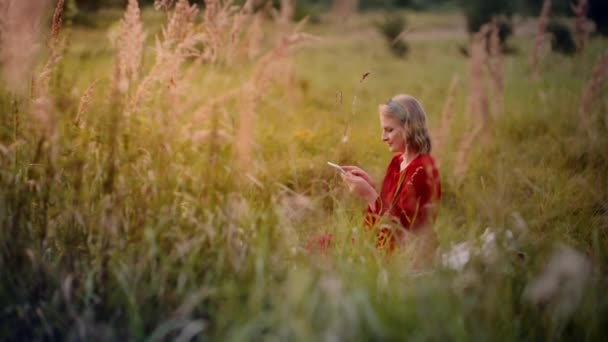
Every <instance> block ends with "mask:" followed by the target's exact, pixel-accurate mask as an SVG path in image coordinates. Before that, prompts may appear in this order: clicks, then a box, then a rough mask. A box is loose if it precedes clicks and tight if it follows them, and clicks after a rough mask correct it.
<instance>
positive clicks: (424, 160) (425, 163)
mask: <svg viewBox="0 0 608 342" xmlns="http://www.w3.org/2000/svg"><path fill="white" fill-rule="evenodd" d="M411 165H412V167H414V168H418V167H425V168H427V167H432V168H435V167H436V166H435V165H436V164H435V158H433V156H431V155H430V154H428V153H425V154H421V155H420V156H418V158H416V159H414V160H413V161H412V163H411Z"/></svg>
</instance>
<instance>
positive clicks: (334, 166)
mask: <svg viewBox="0 0 608 342" xmlns="http://www.w3.org/2000/svg"><path fill="white" fill-rule="evenodd" d="M327 165H329V166H331V167H333V168H336V169H338V171H340V173H346V170H344V169H343V168H342V167H341V166H340V165H338V164H334V163H332V162H327Z"/></svg>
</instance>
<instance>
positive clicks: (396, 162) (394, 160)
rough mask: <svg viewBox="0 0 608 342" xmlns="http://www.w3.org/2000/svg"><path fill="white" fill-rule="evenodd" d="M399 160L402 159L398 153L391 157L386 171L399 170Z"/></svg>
mask: <svg viewBox="0 0 608 342" xmlns="http://www.w3.org/2000/svg"><path fill="white" fill-rule="evenodd" d="M401 158H402V154H401V153H398V154H395V155H394V156H393V158H392V159H391V161H390V163H388V169H389V170H390V169H394V168H397V169H399V165H401Z"/></svg>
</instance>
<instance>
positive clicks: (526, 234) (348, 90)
mask: <svg viewBox="0 0 608 342" xmlns="http://www.w3.org/2000/svg"><path fill="white" fill-rule="evenodd" d="M120 15H121V12H117V13H114V12H102V13H100V14H99V17H98V18H95V20H99V23H98V26H95V27H93V28H81V27H78V26H76V27H74V28H73V31H72V36H71V41H70V43H69V47H68V50H67V52H66V55H65V59H64V60H63V61H62V66H61V68H60V69H59V71H58V75H56V76H55V81H54V83H53V86H52V89H51V92H52V95H53V96H54V98H55V99H56V102H57V108H58V113H59V114H60V115H59V122H60V130H59V132H60V135H59V142H58V146H59V155H58V157H57V161H56V164H54V169H52V170H50V171H49V169H48V168H46V167H47V165H50V164H48V163H49V162H48V161H46V160H37V161H33V160H34V156H35V155H36V140H35V137H36V136H35V134H34V132H33V131H27V130H26V129H27V127H28V126H27V121H28V120H30V119H29V117H28V107H27V105H26V101H27V100H26V99H21V100H19V101H17V102H15V99H16V98H15V96H14V95H13V94H11V93H10V89H4V90H3V91H2V92H1V93H0V106H1V107H0V108H2V113H3V123H4V124H3V125H2V126H1V129H2V130H1V131H0V139H1V140H0V142H1V143H2V146H4V148H3V151H2V157H1V158H2V159H0V160H1V164H0V165H1V167H0V172H1V173H0V184H1V185H2V191H0V212H1V213H2V214H1V215H0V220H1V222H2V227H3V229H2V230H1V231H0V253H1V254H0V270H1V272H2V281H0V300H1V302H2V303H3V308H2V310H3V311H2V312H0V321H1V322H2V323H1V324H0V337H2V336H4V337H6V338H8V339H35V338H41V339H68V338H76V339H78V338H80V339H90V338H99V339H106V340H107V339H120V340H124V339H137V340H139V339H148V338H150V339H152V340H155V339H175V338H178V337H180V336H181V337H183V338H186V339H187V338H188V337H191V336H195V337H197V338H199V339H205V338H213V339H218V340H251V339H253V340H258V339H281V340H292V339H296V340H370V339H390V340H394V339H412V340H414V339H421V340H435V339H436V340H440V339H441V340H443V339H448V340H463V341H465V340H467V341H468V340H491V339H492V340H493V339H499V340H539V339H547V340H553V339H563V340H570V339H573V338H576V339H588V340H596V339H601V338H603V336H605V333H606V328H605V327H606V318H605V317H608V316H607V315H606V312H607V309H608V302H607V301H606V300H605V299H604V298H603V296H602V291H603V289H604V288H605V286H606V276H605V270H604V265H605V261H606V254H605V248H606V246H607V239H606V231H605V229H606V224H607V222H606V220H607V218H606V217H607V215H608V214H607V209H606V201H607V198H608V180H607V178H606V177H605V173H606V170H607V169H608V157H607V155H606V150H607V140H606V137H605V134H604V135H601V137H600V139H599V140H598V141H591V140H590V139H589V137H587V136H586V135H585V134H584V133H581V131H580V130H579V124H578V112H577V109H578V104H579V100H580V96H581V94H582V87H583V85H584V82H585V81H586V80H587V79H588V78H589V77H590V75H591V67H592V65H593V63H594V62H595V61H596V59H597V57H598V56H599V54H600V52H601V51H602V49H604V48H605V46H606V41H605V40H602V39H600V38H596V39H594V40H592V41H591V45H590V49H589V50H588V51H587V52H586V53H585V55H583V56H580V57H577V58H572V59H570V58H564V57H561V56H555V55H549V56H547V58H546V59H545V60H544V61H543V65H542V75H543V76H542V78H541V79H540V80H539V81H537V82H533V81H531V80H530V79H529V77H528V69H527V61H528V58H527V54H528V51H529V49H530V46H531V41H529V39H528V38H527V37H515V39H514V40H513V42H512V44H513V45H514V46H515V47H516V48H517V50H518V51H519V53H518V54H515V55H510V56H506V60H505V68H506V70H505V75H506V89H505V111H504V114H503V115H502V116H501V117H497V118H496V119H495V120H494V121H493V122H492V125H491V128H490V129H489V130H488V132H487V134H486V135H485V136H484V137H483V138H482V139H480V141H478V142H477V144H476V146H475V148H474V150H473V155H472V163H471V167H470V168H469V172H468V173H467V175H466V177H465V178H464V180H463V181H462V182H458V181H457V180H456V179H455V177H454V175H453V172H452V170H453V166H454V162H455V161H454V159H455V157H454V156H455V154H456V152H457V148H458V143H459V141H460V140H461V139H462V137H463V136H464V135H466V134H468V133H470V132H469V130H470V126H468V125H469V124H470V122H471V120H472V119H471V116H470V115H469V113H467V112H466V98H467V95H468V69H467V68H468V60H467V59H466V58H465V57H464V56H462V55H461V54H460V53H459V51H458V48H459V46H461V45H465V44H467V41H466V38H465V40H463V41H461V40H460V39H459V38H454V39H452V38H445V37H444V38H442V39H440V40H436V39H417V40H414V41H412V42H411V43H410V52H411V53H410V54H409V55H408V57H407V58H406V59H395V58H393V57H392V56H391V54H390V52H389V51H388V49H386V47H385V45H384V41H383V40H382V39H381V37H380V36H379V35H378V36H377V37H376V33H375V32H374V31H373V30H372V29H371V28H370V27H368V26H366V25H367V24H368V23H369V22H372V21H373V20H374V19H375V16H376V15H377V14H374V13H371V14H368V15H365V16H363V17H360V18H355V20H354V22H353V23H352V24H350V25H351V27H354V28H356V29H358V30H361V32H363V33H364V34H366V35H367V36H365V37H368V36H369V38H370V39H361V38H358V37H357V36H356V35H354V34H352V35H346V36H344V35H343V30H341V29H339V28H338V29H337V28H335V27H333V26H331V25H330V24H329V23H322V24H321V25H320V26H312V24H311V25H309V26H308V27H307V28H310V31H311V32H314V33H315V34H317V35H319V36H321V37H322V38H323V40H321V41H320V42H317V43H311V44H309V45H308V46H305V47H303V48H302V49H300V50H298V52H297V53H296V54H295V79H294V81H293V84H291V86H290V88H283V87H281V86H276V85H273V86H270V87H268V88H267V89H264V90H263V96H261V99H260V105H259V108H258V110H257V117H256V120H255V124H254V126H253V127H251V130H252V131H253V132H254V134H255V144H254V146H253V149H252V162H251V165H249V168H248V169H246V170H244V169H242V168H240V167H238V166H237V165H238V164H237V163H235V161H234V151H233V150H234V149H233V141H231V140H230V139H227V140H221V139H218V140H216V141H215V142H211V140H210V139H208V138H200V139H199V140H197V139H194V138H192V137H191V136H190V135H189V134H188V133H189V130H188V129H190V128H195V129H196V130H198V129H200V130H213V129H215V128H219V129H221V130H223V131H225V132H227V133H226V134H227V135H232V136H234V131H235V129H236V126H237V123H238V120H239V109H238V106H237V105H235V104H234V103H228V104H226V105H225V106H218V107H217V108H214V110H213V111H212V112H211V114H210V115H211V116H210V118H211V119H210V120H206V121H203V120H199V119H197V118H195V117H194V115H193V113H188V112H186V113H177V114H178V115H175V116H167V115H165V114H166V113H169V112H170V111H171V108H170V107H169V106H168V105H167V103H164V102H163V101H162V99H155V100H156V101H155V100H152V101H150V102H149V103H147V104H146V105H145V106H143V107H142V108H140V109H139V112H138V113H137V116H135V117H132V118H130V119H129V120H126V119H121V120H120V121H119V123H118V126H117V128H116V127H114V126H112V125H113V123H115V122H114V121H113V118H115V116H113V114H116V108H117V107H113V105H112V103H111V102H110V101H111V98H110V96H109V95H108V94H109V93H110V87H111V84H110V83H111V81H110V80H111V75H112V70H113V69H112V68H113V59H114V50H113V49H112V47H111V45H110V39H109V38H108V31H111V30H112V25H113V24H112V23H114V22H115V21H116V20H118V18H120ZM408 15H410V16H412V19H411V23H412V27H416V28H420V29H422V28H424V29H434V28H441V29H444V28H446V27H450V28H451V27H457V26H458V25H462V18H461V17H460V16H459V15H457V14H453V13H447V14H444V15H439V14H418V13H416V14H414V13H408ZM144 19H145V21H146V29H147V30H148V40H149V41H150V42H152V39H153V36H154V34H155V33H157V32H159V27H160V25H161V23H162V22H163V19H162V15H158V14H156V13H153V12H152V11H145V12H144ZM144 54H145V56H146V57H145V61H144V69H148V68H149V67H150V66H151V63H152V60H153V57H154V55H153V54H154V52H153V49H152V45H147V48H146V50H145V52H144ZM190 62H191V61H188V63H190ZM252 67H253V66H252V65H250V64H244V65H232V66H226V65H221V64H218V65H213V64H207V65H203V66H202V67H201V68H200V69H197V70H195V72H196V75H195V77H193V78H192V81H191V82H192V85H193V88H192V89H193V91H192V93H191V94H188V97H191V98H193V99H195V100H196V99H197V98H200V99H207V98H213V97H215V96H218V95H221V94H223V93H224V92H225V91H227V90H230V89H233V88H234V87H236V86H238V85H239V84H241V83H242V82H244V81H245V80H247V79H248V77H249V75H250V74H251V72H252V71H251V69H252ZM366 72H369V73H370V75H369V76H368V77H367V78H366V79H365V80H364V81H361V77H362V75H363V73H366ZM455 74H456V75H459V76H460V79H461V82H460V86H459V88H458V89H457V92H456V95H455V96H456V98H455V109H456V110H455V122H454V125H453V126H452V127H451V132H450V135H449V137H448V142H447V143H446V144H445V145H444V146H443V148H442V149H441V150H436V151H434V155H435V156H436V157H437V159H438V160H439V162H440V163H441V166H440V170H441V177H442V183H443V198H442V206H441V209H440V211H439V218H438V221H437V222H436V224H435V230H436V232H437V234H438V237H439V241H440V253H441V252H446V251H447V250H449V249H450V246H451V245H453V244H455V243H459V242H463V241H472V242H475V241H477V237H478V236H479V235H480V234H481V233H482V232H484V230H485V229H486V228H487V227H492V228H493V229H494V230H496V231H497V232H502V231H503V230H507V229H508V230H511V231H512V232H513V234H514V235H515V240H516V242H517V244H518V247H517V248H518V250H519V251H520V252H522V253H525V255H526V257H525V259H523V260H522V259H521V257H520V256H518V255H517V254H516V253H514V252H513V251H510V250H508V249H506V250H503V248H498V251H497V253H498V258H497V260H494V261H493V262H491V263H487V262H485V261H484V258H481V257H475V258H473V259H472V261H471V262H470V263H469V265H467V267H466V268H465V269H464V270H463V271H451V270H446V269H444V268H442V267H441V266H440V265H437V266H436V267H434V268H433V269H430V270H422V271H421V270H416V269H413V268H412V267H411V265H410V264H409V262H408V260H409V258H408V253H410V252H411V251H408V250H407V248H405V249H403V250H400V251H398V252H397V253H395V254H394V255H392V256H391V257H390V258H387V257H386V256H384V255H383V254H382V253H380V252H379V251H377V250H376V249H375V247H374V241H372V240H373V239H371V238H370V236H369V234H366V232H365V228H364V227H363V224H362V219H363V208H364V207H363V205H364V204H363V203H361V202H360V201H358V200H356V199H354V198H353V197H352V196H350V195H349V194H348V193H347V192H346V191H345V189H344V187H343V185H342V184H341V181H340V179H339V177H338V175H337V174H336V173H335V171H333V169H331V168H329V167H327V166H326V162H327V161H333V162H337V163H347V164H356V165H359V166H361V167H363V168H364V169H366V170H369V171H370V174H371V175H372V176H373V177H374V178H375V179H376V180H377V183H378V184H379V183H380V180H381V177H382V176H383V174H384V170H385V168H386V164H387V163H388V161H389V160H390V157H391V155H390V153H389V152H388V151H387V150H386V147H385V146H384V145H383V144H382V143H381V141H380V137H379V134H380V129H379V127H378V126H379V124H378V122H377V121H378V118H377V114H376V113H377V105H378V104H380V103H384V102H385V101H386V99H387V98H389V97H391V96H393V95H395V94H398V93H409V94H412V95H414V96H415V97H417V98H418V99H419V100H420V101H421V102H422V104H423V105H424V107H425V109H426V111H427V114H428V116H429V123H430V126H431V131H432V132H435V131H436V130H437V128H438V126H439V123H440V120H441V118H440V117H439V115H440V114H441V110H442V108H443V104H444V102H445V98H446V96H447V92H448V87H449V84H450V81H451V79H452V77H453V75H455ZM97 79H99V83H98V86H97V87H96V90H95V92H94V97H93V101H92V103H91V107H90V110H89V112H88V113H87V114H86V115H85V120H86V123H87V125H86V127H85V128H79V127H75V125H73V123H72V119H73V116H74V115H75V111H76V110H77V107H78V100H79V97H80V95H81V94H82V92H83V91H84V90H85V88H86V87H87V86H88V85H89V84H91V82H93V81H94V80H97ZM607 105H608V103H607V102H606V97H602V98H600V99H599V101H597V104H596V107H595V113H596V119H597V120H596V126H595V127H596V129H597V131H598V132H601V133H605V131H606V129H607V128H608V127H606V122H605V119H604V118H602V117H601V115H600V114H601V113H604V112H605V110H606V108H607ZM15 115H17V117H19V118H20V120H21V122H22V123H21V126H20V128H19V129H20V130H21V131H20V132H19V135H20V136H21V137H22V138H21V139H19V141H20V143H19V145H18V147H10V146H11V144H13V142H14V141H15V139H14V132H15V127H16V126H15V120H14V119H15ZM213 118H215V119H213ZM214 120H215V121H214ZM214 125H217V127H215V128H214ZM193 126H194V127H193ZM113 127H114V128H113ZM113 130H117V131H113ZM113 132H117V136H116V137H115V138H116V140H115V142H116V145H115V146H116V148H117V150H116V151H115V152H114V153H115V157H116V161H115V167H116V169H115V171H114V172H115V174H114V178H113V181H114V183H113V187H112V188H111V190H108V186H107V180H108V177H109V173H110V171H109V170H110V169H111V165H112V164H111V163H110V162H108V160H110V161H112V159H111V158H110V156H111V155H112V154H111V153H112V152H111V146H112V141H113V140H112V136H113V135H112V134H113ZM345 132H346V134H347V136H348V139H347V141H346V142H343V138H344V134H345ZM9 147H10V148H11V149H10V150H7V149H8V148H9ZM5 150H6V151H5ZM45 172H46V173H45ZM49 172H52V173H53V177H52V178H51V179H46V178H45V177H47V176H45V175H48V173H49ZM247 174H249V177H247V176H246V175H247ZM45 190H49V192H45ZM324 233H333V234H334V243H333V245H332V246H331V248H330V250H329V252H328V255H327V256H322V255H320V253H318V251H315V250H314V248H313V252H312V253H311V252H309V251H308V249H307V243H308V241H310V239H313V238H315V237H316V236H318V235H319V234H324ZM555 241H562V242H564V243H567V244H568V245H571V246H574V247H576V248H577V249H578V250H580V251H582V252H583V254H585V255H586V256H587V257H588V258H589V259H590V260H591V262H592V263H593V274H592V276H591V278H590V280H589V282H588V283H587V284H586V288H585V296H584V297H583V299H582V302H581V304H580V305H578V306H577V307H576V310H575V311H574V312H573V313H570V315H568V316H567V317H565V318H555V317H554V315H553V312H552V311H551V308H552V306H551V305H552V304H551V302H550V303H548V304H547V308H549V309H548V310H545V309H543V307H537V306H535V305H533V304H531V303H530V302H529V301H526V300H525V299H524V297H523V293H524V290H525V288H526V286H527V285H528V284H529V282H530V280H532V279H534V278H535V277H536V276H537V275H538V274H540V273H542V270H543V266H544V263H545V260H547V258H548V255H549V253H550V252H551V251H552V248H553V243H554V242H555ZM499 242H502V241H499ZM567 295H568V294H567V293H566V296H567ZM556 300H559V298H558V299H556Z"/></svg>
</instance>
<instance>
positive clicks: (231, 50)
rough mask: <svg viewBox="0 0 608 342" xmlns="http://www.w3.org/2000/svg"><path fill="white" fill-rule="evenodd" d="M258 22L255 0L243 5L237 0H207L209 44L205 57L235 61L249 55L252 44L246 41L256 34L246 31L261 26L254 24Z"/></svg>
mask: <svg viewBox="0 0 608 342" xmlns="http://www.w3.org/2000/svg"><path fill="white" fill-rule="evenodd" d="M254 21H255V15H254V14H253V0H247V2H245V4H244V5H243V6H242V7H241V8H239V7H238V6H236V5H234V2H233V0H226V1H222V0H210V1H207V2H206V9H205V24H204V25H205V26H204V28H205V33H206V39H205V40H206V42H205V43H206V45H207V46H206V50H205V54H204V56H203V59H204V60H206V61H209V62H224V63H227V64H231V63H233V62H234V61H236V60H238V59H242V58H246V57H248V55H249V51H248V44H247V42H245V41H244V40H245V39H247V38H249V37H251V36H252V34H245V33H246V32H247V30H252V29H253V30H256V29H259V27H255V26H253V25H252V24H253V22H254ZM260 24H261V23H260Z"/></svg>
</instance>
